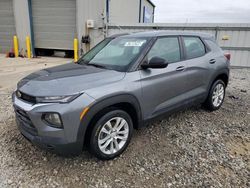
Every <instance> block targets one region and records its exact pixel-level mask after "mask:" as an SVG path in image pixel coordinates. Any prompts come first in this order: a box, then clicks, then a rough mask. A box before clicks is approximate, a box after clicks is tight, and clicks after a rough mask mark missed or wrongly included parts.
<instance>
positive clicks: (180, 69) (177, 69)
mask: <svg viewBox="0 0 250 188" xmlns="http://www.w3.org/2000/svg"><path fill="white" fill-rule="evenodd" d="M175 70H176V71H184V70H185V67H184V66H180V67H177V68H176V69H175Z"/></svg>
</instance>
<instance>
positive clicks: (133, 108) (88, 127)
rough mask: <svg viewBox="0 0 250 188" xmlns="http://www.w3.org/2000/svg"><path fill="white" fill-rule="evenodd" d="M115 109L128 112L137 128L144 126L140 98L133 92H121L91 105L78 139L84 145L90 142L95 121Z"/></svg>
mask: <svg viewBox="0 0 250 188" xmlns="http://www.w3.org/2000/svg"><path fill="white" fill-rule="evenodd" d="M112 108H113V109H121V110H124V111H125V112H127V113H128V114H129V115H130V116H131V118H132V120H133V126H134V128H135V129H138V128H139V127H141V126H142V112H141V107H140V103H139V101H138V99H137V98H136V97H135V96H133V95H131V94H121V95H116V96H110V97H107V98H104V99H101V100H100V101H98V102H96V103H95V104H93V105H92V106H90V109H89V111H88V112H87V113H86V115H85V116H84V117H83V119H82V121H81V124H80V127H79V130H78V135H77V137H78V138H77V139H78V140H80V141H82V143H84V145H86V144H88V141H89V138H90V135H91V131H92V129H93V125H94V123H95V122H96V121H97V120H98V119H99V118H100V116H102V115H103V114H105V113H107V112H108V111H110V110H112Z"/></svg>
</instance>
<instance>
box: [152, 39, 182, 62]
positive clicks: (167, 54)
mask: <svg viewBox="0 0 250 188" xmlns="http://www.w3.org/2000/svg"><path fill="white" fill-rule="evenodd" d="M153 57H160V58H163V59H165V60H166V61H167V62H168V63H173V62H177V61H180V59H181V54H180V46H179V40H178V38H177V37H165V38H159V39H157V41H156V42H155V44H154V45H153V47H152V48H151V49H150V51H149V53H148V60H149V61H150V60H151V59H152V58H153Z"/></svg>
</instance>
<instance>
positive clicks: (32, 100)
mask: <svg viewBox="0 0 250 188" xmlns="http://www.w3.org/2000/svg"><path fill="white" fill-rule="evenodd" d="M16 96H17V98H19V99H22V100H24V101H27V102H29V103H32V104H35V103H36V97H33V96H31V95H27V94H25V93H23V92H21V91H17V92H16Z"/></svg>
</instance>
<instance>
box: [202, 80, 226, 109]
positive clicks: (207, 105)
mask: <svg viewBox="0 0 250 188" xmlns="http://www.w3.org/2000/svg"><path fill="white" fill-rule="evenodd" d="M218 84H221V85H222V86H223V90H224V95H223V99H222V101H221V103H220V104H219V105H218V106H215V105H214V104H213V99H212V97H213V93H214V91H215V88H216V86H217V85H218ZM225 93H226V86H225V83H224V82H223V81H222V80H216V81H215V82H214V83H213V85H212V87H211V88H210V90H209V94H208V97H207V99H206V101H205V103H204V107H205V108H206V109H207V110H209V111H215V110H218V109H219V108H220V107H221V106H222V104H223V102H224V99H225Z"/></svg>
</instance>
